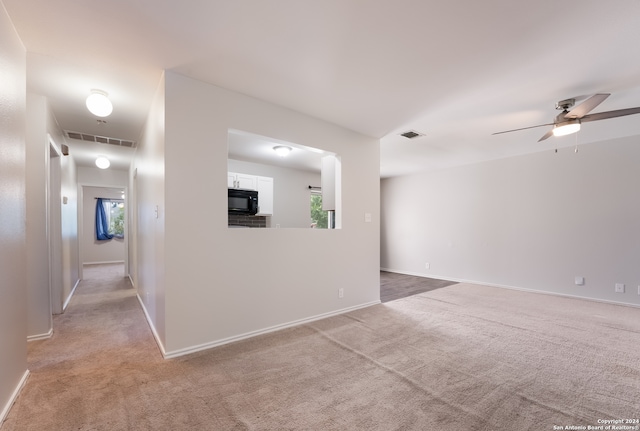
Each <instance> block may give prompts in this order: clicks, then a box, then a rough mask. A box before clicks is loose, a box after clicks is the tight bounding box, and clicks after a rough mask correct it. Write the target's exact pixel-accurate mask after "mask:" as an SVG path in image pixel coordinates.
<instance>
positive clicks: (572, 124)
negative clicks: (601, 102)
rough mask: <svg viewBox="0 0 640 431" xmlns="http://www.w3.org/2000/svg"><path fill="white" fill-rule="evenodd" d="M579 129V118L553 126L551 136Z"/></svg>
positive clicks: (567, 133) (574, 131) (566, 133)
mask: <svg viewBox="0 0 640 431" xmlns="http://www.w3.org/2000/svg"><path fill="white" fill-rule="evenodd" d="M579 130H580V120H571V121H568V122H566V123H564V124H562V125H561V126H555V127H554V128H553V136H565V135H570V134H572V133H576V132H577V131H579Z"/></svg>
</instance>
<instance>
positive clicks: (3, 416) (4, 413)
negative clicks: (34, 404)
mask: <svg viewBox="0 0 640 431" xmlns="http://www.w3.org/2000/svg"><path fill="white" fill-rule="evenodd" d="M28 378H29V370H26V371H25V372H24V374H23V375H22V379H20V383H18V386H17V387H16V389H15V390H14V391H13V394H11V398H9V402H8V403H7V405H6V406H4V408H3V409H2V412H1V413H0V427H2V423H3V422H4V420H5V419H6V418H7V416H8V415H9V411H10V410H11V407H13V404H14V403H15V402H16V400H17V399H18V396H19V395H20V392H22V388H24V385H25V384H26V383H27V379H28Z"/></svg>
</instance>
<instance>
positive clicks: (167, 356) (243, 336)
mask: <svg viewBox="0 0 640 431" xmlns="http://www.w3.org/2000/svg"><path fill="white" fill-rule="evenodd" d="M377 304H380V300H377V301H372V302H367V303H365V304H360V305H356V306H353V307H348V308H342V309H340V310H336V311H331V312H329V313H323V314H318V315H315V316H312V317H308V318H305V319H299V320H294V321H291V322H288V323H283V324H280V325H275V326H271V327H269V328H264V329H258V330H256V331H251V332H246V333H244V334H240V335H235V336H233V337H228V338H223V339H221V340H216V341H211V342H209V343H204V344H199V345H197V346H191V347H186V348H184V349H179V350H173V351H171V352H164V353H163V355H164V357H165V359H171V358H177V357H179V356H184V355H188V354H191V353H195V352H199V351H201V350H207V349H211V348H213V347H218V346H222V345H224V344H229V343H233V342H236V341H240V340H244V339H247V338H252V337H256V336H258V335H263V334H268V333H270V332H275V331H279V330H281V329H286V328H291V327H293V326H299V325H303V324H305V323H310V322H314V321H316V320H321V319H326V318H327V317H332V316H337V315H339V314H344V313H348V312H351V311H354V310H358V309H360V308H366V307H371V306H372V305H377Z"/></svg>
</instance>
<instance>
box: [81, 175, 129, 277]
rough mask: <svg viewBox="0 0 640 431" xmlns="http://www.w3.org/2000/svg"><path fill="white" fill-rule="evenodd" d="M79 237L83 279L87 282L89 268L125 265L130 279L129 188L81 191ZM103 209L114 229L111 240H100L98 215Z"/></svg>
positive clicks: (86, 187)
mask: <svg viewBox="0 0 640 431" xmlns="http://www.w3.org/2000/svg"><path fill="white" fill-rule="evenodd" d="M80 189H81V190H80V197H79V207H80V209H79V217H78V237H79V244H80V271H81V275H80V277H81V278H82V279H84V274H83V268H84V267H85V266H86V265H103V264H118V263H122V264H123V265H124V275H125V277H126V276H128V275H129V251H128V250H129V240H128V233H129V226H128V219H129V217H128V211H129V208H128V202H129V200H128V197H127V187H126V186H118V185H104V186H103V185H100V186H98V185H88V184H84V185H81V187H80ZM98 205H101V206H103V210H104V214H103V215H104V216H106V218H107V221H106V222H107V225H108V226H109V228H110V229H114V232H112V235H109V236H111V238H110V239H98V235H97V232H98V230H97V226H96V213H97V211H98Z"/></svg>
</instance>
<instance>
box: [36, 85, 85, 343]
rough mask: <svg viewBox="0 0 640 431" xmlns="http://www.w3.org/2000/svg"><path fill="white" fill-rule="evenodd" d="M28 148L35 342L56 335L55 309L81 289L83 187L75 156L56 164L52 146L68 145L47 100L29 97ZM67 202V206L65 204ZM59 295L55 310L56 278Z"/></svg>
mask: <svg viewBox="0 0 640 431" xmlns="http://www.w3.org/2000/svg"><path fill="white" fill-rule="evenodd" d="M26 137H27V147H26V199H27V200H26V203H27V204H26V219H27V226H28V229H27V232H26V235H27V303H28V306H27V308H28V335H29V339H38V338H43V337H46V336H49V335H51V331H52V330H53V327H52V319H51V310H52V308H53V309H55V310H57V312H60V311H62V306H63V304H64V303H66V302H67V301H68V300H69V297H70V295H71V292H72V289H73V288H74V287H75V285H76V284H77V283H78V280H79V274H78V267H79V262H78V235H77V191H76V189H77V187H76V181H77V177H76V168H75V162H74V161H73V156H66V157H54V158H50V151H49V146H50V144H49V143H50V141H52V142H53V144H54V145H55V146H56V147H57V148H58V149H60V147H61V146H62V144H64V142H65V139H64V136H63V134H62V130H60V128H59V127H58V125H57V122H56V120H55V118H54V117H53V114H52V113H51V109H50V107H49V104H48V102H47V99H46V98H45V97H44V96H41V95H37V94H33V93H28V94H27V135H26ZM49 170H51V171H53V172H56V177H57V178H58V182H56V185H55V187H54V188H55V189H56V190H55V191H54V193H52V195H51V196H50V197H48V196H47V184H48V172H49ZM62 196H65V197H66V198H67V203H66V204H63V203H62ZM49 199H50V200H51V201H52V203H55V205H54V206H55V207H56V208H57V212H58V214H52V219H55V221H56V222H57V223H58V224H59V226H58V230H57V232H56V237H57V238H58V243H57V244H58V246H59V249H55V250H53V253H54V254H53V259H52V260H51V262H53V263H54V264H55V266H51V263H50V260H49V244H48V239H47V235H49V234H50V233H49V232H48V231H49V228H48V220H47V209H48V205H47V202H48V200H49ZM50 271H52V277H55V282H56V286H57V288H58V289H59V294H58V295H57V298H56V299H57V300H58V301H59V302H60V303H59V304H57V306H56V304H52V302H51V301H52V295H51V294H50V277H49V273H50Z"/></svg>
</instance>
